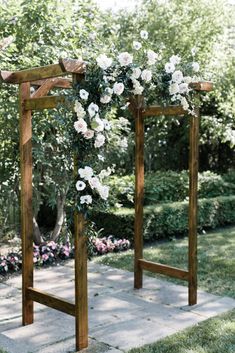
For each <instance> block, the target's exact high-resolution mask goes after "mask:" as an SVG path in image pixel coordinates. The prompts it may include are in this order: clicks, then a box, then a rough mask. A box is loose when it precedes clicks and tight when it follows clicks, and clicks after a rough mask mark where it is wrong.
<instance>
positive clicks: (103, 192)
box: [97, 185, 109, 200]
mask: <svg viewBox="0 0 235 353" xmlns="http://www.w3.org/2000/svg"><path fill="white" fill-rule="evenodd" d="M97 190H98V193H99V194H100V197H101V198H102V199H103V200H107V198H108V197H109V187H108V186H107V185H100V187H99V188H98V189H97Z"/></svg>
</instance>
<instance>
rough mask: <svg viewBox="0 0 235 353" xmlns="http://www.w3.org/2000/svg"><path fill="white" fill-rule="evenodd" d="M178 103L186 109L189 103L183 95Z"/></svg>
mask: <svg viewBox="0 0 235 353" xmlns="http://www.w3.org/2000/svg"><path fill="white" fill-rule="evenodd" d="M180 103H181V105H182V107H183V109H184V110H188V108H189V104H188V101H187V99H186V98H185V97H181V100H180Z"/></svg>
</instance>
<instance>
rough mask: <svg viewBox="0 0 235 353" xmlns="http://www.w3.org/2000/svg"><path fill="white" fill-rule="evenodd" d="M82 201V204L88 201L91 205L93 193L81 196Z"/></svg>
mask: <svg viewBox="0 0 235 353" xmlns="http://www.w3.org/2000/svg"><path fill="white" fill-rule="evenodd" d="M80 203H81V205H82V204H84V203H86V204H87V205H89V204H90V203H92V197H91V195H84V196H81V197H80Z"/></svg>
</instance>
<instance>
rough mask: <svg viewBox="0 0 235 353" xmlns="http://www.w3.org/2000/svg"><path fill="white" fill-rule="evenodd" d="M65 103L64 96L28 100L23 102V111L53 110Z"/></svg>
mask: <svg viewBox="0 0 235 353" xmlns="http://www.w3.org/2000/svg"><path fill="white" fill-rule="evenodd" d="M63 102H65V97H64V96H44V97H39V98H29V99H26V100H25V101H24V109H25V110H44V109H54V108H56V107H57V105H58V104H59V103H63Z"/></svg>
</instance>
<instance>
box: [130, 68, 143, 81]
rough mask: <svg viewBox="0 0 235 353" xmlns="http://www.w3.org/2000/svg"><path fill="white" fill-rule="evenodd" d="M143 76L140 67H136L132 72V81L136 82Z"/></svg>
mask: <svg viewBox="0 0 235 353" xmlns="http://www.w3.org/2000/svg"><path fill="white" fill-rule="evenodd" d="M140 75H141V70H140V68H139V67H135V68H134V69H133V70H132V75H131V79H132V80H136V79H137V78H139V77H140Z"/></svg>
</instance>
